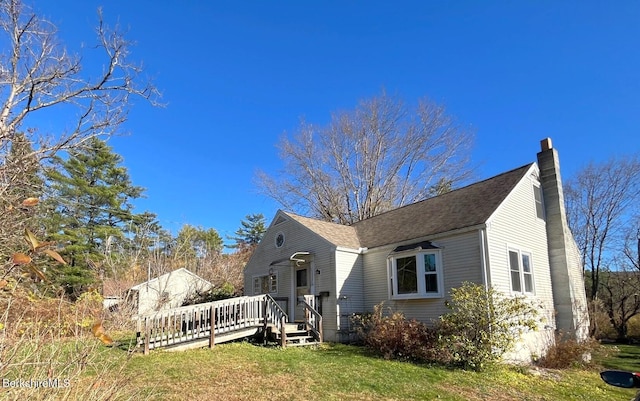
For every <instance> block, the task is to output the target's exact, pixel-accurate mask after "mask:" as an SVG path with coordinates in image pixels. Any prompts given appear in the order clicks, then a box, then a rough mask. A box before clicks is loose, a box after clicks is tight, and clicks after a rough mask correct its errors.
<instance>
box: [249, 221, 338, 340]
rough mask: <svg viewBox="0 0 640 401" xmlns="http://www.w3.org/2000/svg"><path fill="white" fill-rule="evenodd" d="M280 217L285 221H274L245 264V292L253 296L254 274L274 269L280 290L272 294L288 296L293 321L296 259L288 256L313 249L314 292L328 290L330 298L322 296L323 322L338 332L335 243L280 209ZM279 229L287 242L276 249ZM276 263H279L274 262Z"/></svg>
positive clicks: (312, 275)
mask: <svg viewBox="0 0 640 401" xmlns="http://www.w3.org/2000/svg"><path fill="white" fill-rule="evenodd" d="M279 218H284V219H286V220H285V221H284V222H281V223H280V224H277V225H276V224H274V223H272V224H271V226H270V227H269V229H268V230H267V231H266V233H265V235H264V237H263V238H262V240H261V241H260V244H259V245H258V247H257V248H256V250H255V252H254V254H253V255H252V257H251V259H250V260H249V263H248V264H247V265H246V267H245V273H244V288H245V295H253V278H254V277H255V276H263V275H267V274H269V269H270V268H273V270H274V273H275V274H276V275H277V278H278V281H277V289H278V292H277V293H275V294H271V295H272V296H273V297H286V298H288V306H289V310H288V311H286V312H287V313H288V314H289V318H290V320H293V319H291V318H292V312H293V309H294V308H295V302H296V299H295V296H294V295H295V294H294V283H293V278H294V277H293V262H290V261H289V258H290V257H291V255H293V254H294V253H296V252H310V253H311V254H312V257H311V261H312V262H311V269H310V275H309V279H310V280H311V283H312V284H315V285H314V287H315V288H314V294H315V295H316V296H318V295H319V294H320V292H326V291H328V292H329V299H324V297H323V299H322V300H321V302H322V309H323V315H327V317H328V318H324V316H323V325H324V328H325V329H326V328H333V330H334V331H335V326H336V322H335V319H333V321H332V318H331V316H335V315H336V314H335V305H336V302H335V297H336V291H335V271H334V269H333V263H334V259H335V256H334V253H335V252H334V249H335V245H333V244H331V243H330V242H328V241H327V240H325V239H323V238H322V237H320V236H318V235H317V234H315V233H313V232H312V231H311V230H309V229H308V228H306V227H304V226H303V225H302V224H300V223H298V222H297V221H295V220H293V219H291V218H290V217H288V216H286V215H285V214H283V213H281V212H279V213H278V214H276V217H275V218H274V222H276V221H278V220H279ZM280 232H282V233H284V236H285V242H284V244H283V245H282V247H280V248H277V247H276V245H275V238H276V235H277V234H278V233H280ZM273 262H277V263H276V264H274V265H272V263H273ZM316 271H319V272H320V274H316ZM330 331H331V330H329V332H330Z"/></svg>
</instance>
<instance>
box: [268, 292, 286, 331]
mask: <svg viewBox="0 0 640 401" xmlns="http://www.w3.org/2000/svg"><path fill="white" fill-rule="evenodd" d="M263 296H264V299H265V302H264V309H265V313H264V326H265V329H266V326H267V325H268V324H272V325H274V326H275V328H276V329H277V330H278V331H282V330H283V328H284V323H283V321H284V322H285V323H286V322H288V321H289V317H288V316H287V313H286V312H285V311H284V310H283V309H282V307H281V306H280V304H278V303H277V302H276V300H275V299H273V297H272V296H271V295H269V294H264V295H263ZM283 318H284V319H283Z"/></svg>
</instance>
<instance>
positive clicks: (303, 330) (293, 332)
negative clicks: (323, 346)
mask: <svg viewBox="0 0 640 401" xmlns="http://www.w3.org/2000/svg"><path fill="white" fill-rule="evenodd" d="M268 330H269V331H268V338H270V339H271V340H272V341H275V342H278V343H280V344H282V333H281V331H279V330H277V329H276V328H275V327H274V326H270V327H269V329H268ZM284 332H285V341H284V343H285V346H287V347H297V346H305V345H317V344H319V341H318V338H317V336H315V335H314V333H313V332H312V331H311V330H309V329H307V327H306V324H305V323H304V322H302V323H286V324H285V330H284Z"/></svg>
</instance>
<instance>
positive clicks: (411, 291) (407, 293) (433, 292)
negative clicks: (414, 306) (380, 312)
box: [389, 250, 444, 299]
mask: <svg viewBox="0 0 640 401" xmlns="http://www.w3.org/2000/svg"><path fill="white" fill-rule="evenodd" d="M443 286H444V285H443V277H442V261H441V255H440V251H439V250H433V251H424V252H418V253H414V254H403V255H402V256H400V255H398V256H392V257H390V258H389V292H390V296H391V298H392V299H412V298H441V297H442V296H443V295H444V291H443Z"/></svg>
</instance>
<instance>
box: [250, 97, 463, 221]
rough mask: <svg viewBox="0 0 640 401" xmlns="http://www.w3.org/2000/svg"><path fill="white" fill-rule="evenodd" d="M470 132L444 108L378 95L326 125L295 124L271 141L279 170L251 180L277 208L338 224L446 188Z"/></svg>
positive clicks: (459, 174)
mask: <svg viewBox="0 0 640 401" xmlns="http://www.w3.org/2000/svg"><path fill="white" fill-rule="evenodd" d="M471 143H472V135H471V134H470V133H469V132H468V130H466V129H463V128H462V127H461V126H459V125H458V124H456V122H455V121H454V119H453V118H452V117H451V116H449V115H448V114H447V113H446V112H445V109H444V107H442V106H440V105H438V104H436V103H434V102H432V101H430V100H427V99H423V100H421V101H419V102H418V104H417V106H416V107H414V108H411V107H408V106H406V105H405V104H404V103H403V102H402V101H401V100H400V99H398V98H395V97H392V96H389V95H387V94H386V93H384V92H383V93H382V94H381V95H379V96H377V97H373V98H371V99H367V100H364V101H362V102H360V104H359V105H358V106H357V107H356V108H355V109H354V110H352V111H346V112H339V113H335V114H334V115H333V116H332V118H331V122H330V123H329V124H328V125H327V126H326V127H318V126H315V125H312V124H307V123H305V122H302V123H301V125H300V128H299V131H298V132H297V134H296V135H295V137H294V138H293V139H290V138H288V137H286V136H285V137H283V138H282V139H281V141H280V143H279V149H280V157H281V159H282V160H283V162H284V169H283V171H282V172H281V174H280V175H279V176H277V178H274V177H273V176H270V175H268V174H266V173H264V172H260V173H259V175H258V183H259V185H260V187H261V189H262V191H263V192H264V193H266V194H267V195H268V196H270V197H272V198H273V199H275V200H276V201H278V202H279V203H281V204H282V205H283V207H285V208H287V209H292V210H301V211H303V212H304V213H309V214H312V215H314V216H315V217H318V218H321V219H324V220H327V221H333V222H338V223H343V224H350V223H354V222H356V221H359V220H362V219H365V218H368V217H371V216H375V215H377V214H380V213H382V212H385V211H387V210H390V209H392V208H395V207H398V206H402V205H405V204H409V203H413V202H415V201H418V200H421V199H424V198H427V197H429V196H433V195H436V194H438V193H440V192H442V191H447V190H449V189H450V188H451V187H452V186H454V185H456V184H457V183H459V182H461V181H462V180H464V179H467V178H469V177H470V175H471V169H470V168H469V164H468V160H469V151H470V146H471Z"/></svg>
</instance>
